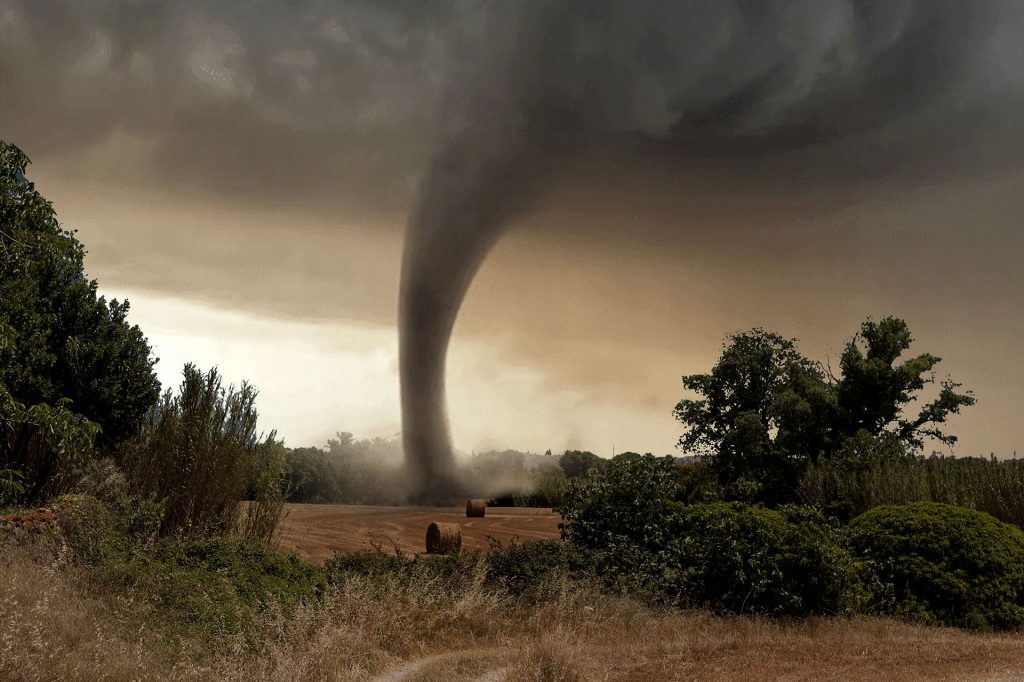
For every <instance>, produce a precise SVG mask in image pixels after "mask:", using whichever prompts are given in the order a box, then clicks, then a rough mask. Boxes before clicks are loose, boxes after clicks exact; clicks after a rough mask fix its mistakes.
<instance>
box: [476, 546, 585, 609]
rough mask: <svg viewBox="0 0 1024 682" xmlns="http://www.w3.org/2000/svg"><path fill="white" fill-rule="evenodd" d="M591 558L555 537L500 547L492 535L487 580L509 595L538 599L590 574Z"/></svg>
mask: <svg viewBox="0 0 1024 682" xmlns="http://www.w3.org/2000/svg"><path fill="white" fill-rule="evenodd" d="M592 567H593V561H592V559H591V558H590V557H589V555H588V554H587V552H585V551H582V550H580V549H578V548H577V547H575V546H574V545H570V544H568V543H565V542H559V541H558V540H537V541H533V542H517V541H515V540H513V541H512V542H511V543H509V544H508V545H507V546H503V545H502V544H501V543H500V542H499V541H498V540H496V539H494V538H491V548H490V551H489V552H488V554H487V582H488V583H489V584H490V585H493V586H495V587H499V588H501V589H503V590H505V591H507V592H508V593H509V594H512V595H515V596H518V597H524V598H527V599H532V600H538V599H543V598H545V597H547V596H551V593H552V591H553V590H557V589H559V588H560V587H561V586H563V585H564V584H565V583H566V581H567V580H568V581H569V582H574V581H580V580H581V576H590V575H591V574H592V573H593V570H592Z"/></svg>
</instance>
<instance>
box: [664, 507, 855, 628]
mask: <svg viewBox="0 0 1024 682" xmlns="http://www.w3.org/2000/svg"><path fill="white" fill-rule="evenodd" d="M668 535H669V540H668V544H667V545H666V546H665V547H663V548H658V549H659V552H660V553H661V555H662V556H664V567H663V568H661V570H660V572H659V574H657V575H656V576H652V579H651V582H653V583H654V584H658V583H659V582H660V583H661V584H660V591H661V592H662V593H664V594H666V595H668V596H669V597H670V598H672V600H673V601H674V602H676V603H679V604H682V605H688V606H706V607H708V608H711V609H712V610H714V611H719V612H728V613H746V612H754V613H765V614H770V615H776V616H781V615H805V614H811V613H826V614H835V613H849V612H853V611H854V610H855V609H856V608H857V607H858V605H859V602H860V600H861V598H862V592H861V585H860V581H859V576H858V573H857V566H856V564H855V562H854V561H853V559H852V558H851V556H850V554H849V552H848V551H847V550H846V549H845V548H844V546H843V539H842V534H841V531H840V530H839V528H838V526H833V525H831V524H829V523H828V522H827V521H826V520H825V519H824V517H822V516H820V515H818V514H817V513H815V512H813V511H811V510H808V509H805V508H798V507H791V508H785V509H783V510H782V511H775V510H770V509H762V508H757V507H748V506H744V505H741V504H737V503H731V504H730V503H721V502H719V503H713V504H695V505H691V506H687V507H681V508H677V509H676V510H675V511H674V513H673V514H672V515H671V516H670V518H669V523H668Z"/></svg>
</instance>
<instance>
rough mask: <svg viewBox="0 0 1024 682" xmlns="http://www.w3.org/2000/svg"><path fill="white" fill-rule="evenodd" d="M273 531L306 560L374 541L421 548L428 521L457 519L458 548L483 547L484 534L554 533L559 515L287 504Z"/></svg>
mask: <svg viewBox="0 0 1024 682" xmlns="http://www.w3.org/2000/svg"><path fill="white" fill-rule="evenodd" d="M285 514H286V516H285V517H284V520H283V521H282V523H281V526H280V535H279V537H278V539H279V542H280V547H281V549H283V550H286V551H289V552H294V553H296V554H298V555H299V556H301V557H303V558H305V559H309V560H311V561H323V560H325V559H329V558H330V557H331V556H332V555H333V554H334V553H336V552H337V553H344V552H353V551H359V550H366V549H371V548H372V547H374V546H380V547H382V548H383V549H384V550H386V551H391V550H392V549H393V548H395V547H397V548H398V549H400V550H401V551H402V552H404V553H407V554H415V553H417V552H422V551H424V544H423V540H424V535H425V533H426V529H427V525H428V524H429V523H430V522H431V521H438V522H445V523H457V524H459V525H460V526H461V528H462V547H463V548H464V549H485V548H486V547H487V545H488V537H494V538H496V539H497V540H499V541H501V542H502V543H503V544H508V543H509V542H510V541H512V539H513V538H517V539H519V540H522V541H528V540H545V539H549V538H557V537H558V522H559V520H560V517H559V516H558V514H556V513H554V512H552V511H551V510H550V509H542V508H534V507H491V508H489V509H488V510H487V515H486V516H485V517H483V518H466V513H465V509H464V508H463V507H461V506H459V507H376V506H357V505H337V504H289V505H286V506H285Z"/></svg>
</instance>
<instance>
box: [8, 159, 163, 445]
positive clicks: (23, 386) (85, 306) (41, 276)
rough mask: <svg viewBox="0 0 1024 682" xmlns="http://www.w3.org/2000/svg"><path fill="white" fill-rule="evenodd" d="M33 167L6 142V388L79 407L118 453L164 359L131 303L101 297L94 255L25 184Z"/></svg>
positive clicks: (31, 400) (30, 400)
mask: <svg viewBox="0 0 1024 682" xmlns="http://www.w3.org/2000/svg"><path fill="white" fill-rule="evenodd" d="M28 163H29V160H28V158H27V157H26V156H25V155H24V154H23V153H22V152H21V150H20V149H18V148H17V147H15V146H14V145H11V144H8V143H6V142H3V141H2V140H0V384H2V385H4V386H5V387H6V388H7V390H8V391H10V393H11V394H12V395H13V396H14V397H15V398H17V399H18V400H20V401H21V402H24V403H26V404H40V403H46V404H50V405H57V404H59V403H60V402H61V401H62V400H63V399H65V398H66V399H68V400H70V405H69V407H70V409H71V410H73V411H74V412H77V413H79V414H82V415H84V416H85V417H87V418H88V419H89V420H91V421H93V422H95V423H97V424H99V425H100V427H101V429H102V431H101V434H100V442H101V443H104V444H107V445H116V444H117V443H120V442H122V441H123V440H125V439H126V438H128V437H129V436H131V435H132V434H134V433H135V432H136V431H137V429H138V427H139V425H140V424H141V422H142V418H143V416H144V415H145V413H146V410H148V409H149V407H150V406H151V405H153V404H154V403H155V402H156V400H157V398H158V397H159V394H160V384H159V382H158V381H157V379H156V375H155V373H154V372H153V366H154V364H155V362H156V359H155V358H153V357H152V355H151V350H150V347H149V344H148V342H147V340H146V338H145V336H143V334H142V332H141V331H140V330H139V328H138V327H137V326H134V325H130V324H129V323H128V322H127V314H128V309H129V307H128V303H127V301H125V302H119V301H117V300H111V301H110V302H109V303H108V302H107V300H106V299H105V298H104V297H102V296H98V295H97V291H96V290H97V284H96V281H95V280H90V279H88V278H87V277H86V275H85V269H84V257H85V249H84V248H83V246H82V244H81V243H80V242H79V241H78V240H77V239H76V238H75V233H74V232H72V231H68V230H64V229H63V228H62V227H61V226H60V224H59V222H58V221H57V216H56V214H55V213H54V210H53V206H52V204H50V202H48V201H47V200H46V199H44V198H43V197H42V196H41V195H40V194H39V193H38V192H37V191H36V190H35V187H34V186H33V184H32V183H30V182H28V180H26V179H25V176H24V172H25V169H26V167H27V166H28Z"/></svg>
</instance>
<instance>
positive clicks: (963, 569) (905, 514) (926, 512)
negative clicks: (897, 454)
mask: <svg viewBox="0 0 1024 682" xmlns="http://www.w3.org/2000/svg"><path fill="white" fill-rule="evenodd" d="M849 537H850V544H851V546H852V548H853V551H854V553H855V554H856V555H857V556H859V557H862V558H863V559H865V560H866V561H867V562H868V563H867V565H868V566H869V568H870V571H871V574H872V577H873V580H872V584H873V591H874V601H875V605H876V608H877V609H879V610H880V611H882V612H884V613H889V614H893V615H896V616H899V617H903V618H907V619H912V620H917V621H921V622H924V623H929V624H935V625H954V626H967V627H981V628H985V627H993V628H1013V627H1019V626H1021V625H1024V532H1022V531H1021V530H1020V529H1019V528H1016V527H1014V526H1011V525H1009V524H1006V523H1002V522H1000V521H998V520H996V519H994V518H992V517H991V516H989V515H988V514H984V513H981V512H976V511H971V510H967V509H962V508H959V507H953V506H950V505H945V504H938V503H934V502H917V503H914V504H908V505H904V506H881V507H876V508H874V509H872V510H870V511H868V512H867V513H865V514H863V515H861V516H859V517H857V518H856V519H854V520H853V521H852V522H851V523H850V526H849Z"/></svg>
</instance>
